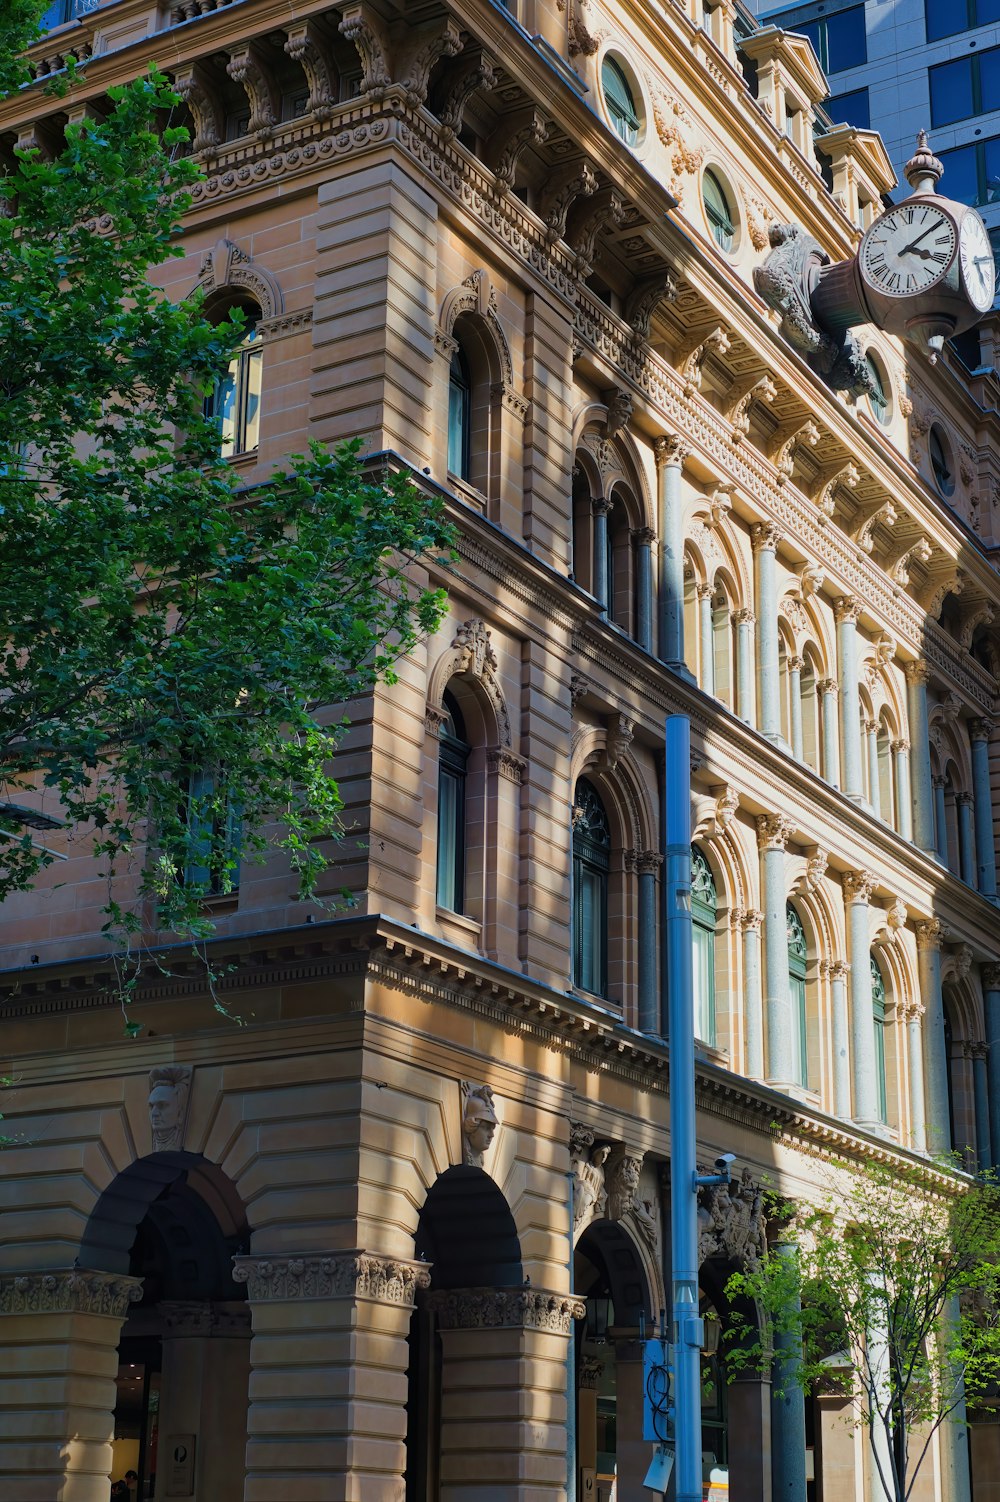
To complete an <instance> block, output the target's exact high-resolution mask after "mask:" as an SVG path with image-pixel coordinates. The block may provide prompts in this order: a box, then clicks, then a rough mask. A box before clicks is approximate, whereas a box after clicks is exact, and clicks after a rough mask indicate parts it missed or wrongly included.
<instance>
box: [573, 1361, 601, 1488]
mask: <svg viewBox="0 0 1000 1502" xmlns="http://www.w3.org/2000/svg"><path fill="white" fill-rule="evenodd" d="M602 1370H603V1368H602V1365H601V1362H600V1361H598V1360H597V1359H596V1358H595V1357H593V1356H584V1357H583V1358H582V1360H581V1361H580V1365H579V1369H578V1371H579V1375H578V1380H577V1389H576V1458H577V1470H578V1471H583V1470H591V1471H594V1470H596V1469H597V1383H598V1381H599V1379H600V1375H601V1371H602ZM583 1495H584V1493H583V1489H582V1487H581V1484H580V1478H579V1475H578V1476H577V1496H578V1497H580V1498H582V1497H583Z"/></svg>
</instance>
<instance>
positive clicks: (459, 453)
mask: <svg viewBox="0 0 1000 1502" xmlns="http://www.w3.org/2000/svg"><path fill="white" fill-rule="evenodd" d="M471 453H472V382H471V380H470V379H469V362H468V361H467V360H466V358H465V354H464V353H463V351H462V349H461V348H459V349H456V350H455V352H454V354H453V355H452V357H451V368H450V371H449V375H448V469H449V471H450V472H451V473H452V474H453V475H457V476H458V478H459V479H460V480H468V478H469V469H470V459H471Z"/></svg>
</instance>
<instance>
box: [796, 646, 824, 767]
mask: <svg viewBox="0 0 1000 1502" xmlns="http://www.w3.org/2000/svg"><path fill="white" fill-rule="evenodd" d="M800 697H801V700H802V760H803V761H804V762H805V764H806V766H807V767H812V769H813V771H814V772H818V771H819V770H820V764H821V756H822V745H823V730H822V724H821V721H820V705H819V674H818V673H817V671H816V659H815V657H814V656H813V654H812V652H811V651H810V650H809V649H808V648H807V649H806V651H805V652H803V654H802V677H801V680H800Z"/></svg>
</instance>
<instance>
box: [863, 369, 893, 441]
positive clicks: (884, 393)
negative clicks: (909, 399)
mask: <svg viewBox="0 0 1000 1502" xmlns="http://www.w3.org/2000/svg"><path fill="white" fill-rule="evenodd" d="M865 363H866V364H867V366H868V376H869V379H870V381H871V387H872V389H871V390H870V391H869V393H868V405H869V406H870V407H871V409H872V416H873V417H874V418H875V421H876V422H878V423H881V424H882V426H883V428H887V427H888V426H889V424H890V422H891V421H892V403H891V401H890V393H891V390H892V388H891V387H890V385H889V381H888V377H887V376H886V374H885V371H884V370H883V369H882V364H881V361H879V360H878V359H877V358H876V357H875V355H871V354H870V355H868V356H867V357H866V362H865Z"/></svg>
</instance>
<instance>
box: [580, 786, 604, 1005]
mask: <svg viewBox="0 0 1000 1502" xmlns="http://www.w3.org/2000/svg"><path fill="white" fill-rule="evenodd" d="M610 867H611V829H610V826H609V824H608V816H607V814H606V812H605V809H604V804H603V803H602V802H601V800H600V798H599V796H598V794H597V789H596V788H595V787H593V786H592V785H591V783H589V782H588V781H587V780H586V778H584V777H581V778H580V780H579V782H578V783H577V785H576V794H575V796H574V799H573V984H574V985H575V986H579V987H580V989H581V990H583V991H591V992H593V994H594V995H595V996H607V992H608V872H609V870H610Z"/></svg>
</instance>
